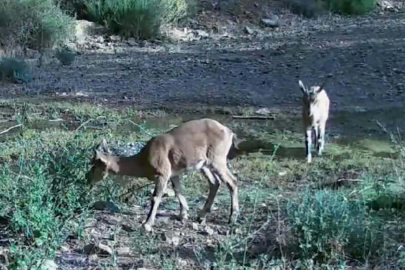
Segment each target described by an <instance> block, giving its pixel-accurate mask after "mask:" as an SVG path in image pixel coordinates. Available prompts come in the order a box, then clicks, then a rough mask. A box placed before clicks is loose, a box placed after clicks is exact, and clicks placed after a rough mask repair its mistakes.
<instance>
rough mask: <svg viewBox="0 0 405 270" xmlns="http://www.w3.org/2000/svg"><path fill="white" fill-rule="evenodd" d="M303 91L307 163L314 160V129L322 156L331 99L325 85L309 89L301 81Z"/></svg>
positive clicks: (316, 142) (317, 145)
mask: <svg viewBox="0 0 405 270" xmlns="http://www.w3.org/2000/svg"><path fill="white" fill-rule="evenodd" d="M299 85H300V88H301V90H302V93H303V94H304V95H303V98H302V101H303V107H302V120H303V122H304V128H305V149H306V157H307V162H308V163H310V162H311V160H312V155H311V143H312V142H311V141H312V129H314V130H315V145H316V149H317V152H318V155H322V151H323V148H324V146H325V125H326V121H327V120H328V117H329V98H328V95H327V94H326V91H325V89H323V87H324V86H325V83H323V84H322V85H321V86H311V87H310V88H309V89H308V88H307V87H305V85H304V84H303V83H302V81H299Z"/></svg>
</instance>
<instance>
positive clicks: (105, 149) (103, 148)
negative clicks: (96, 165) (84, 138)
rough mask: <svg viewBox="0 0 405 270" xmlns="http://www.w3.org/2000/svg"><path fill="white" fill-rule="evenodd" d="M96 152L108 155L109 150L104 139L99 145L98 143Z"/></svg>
mask: <svg viewBox="0 0 405 270" xmlns="http://www.w3.org/2000/svg"><path fill="white" fill-rule="evenodd" d="M96 151H98V152H104V153H109V152H110V149H108V146H107V141H106V140H105V139H103V140H102V141H101V143H99V145H97V147H96Z"/></svg>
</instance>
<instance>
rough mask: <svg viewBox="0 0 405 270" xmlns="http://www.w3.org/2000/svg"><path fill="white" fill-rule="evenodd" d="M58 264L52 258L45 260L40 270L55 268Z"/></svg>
mask: <svg viewBox="0 0 405 270" xmlns="http://www.w3.org/2000/svg"><path fill="white" fill-rule="evenodd" d="M57 269H58V265H57V264H56V263H55V262H54V261H53V260H46V261H44V262H43V263H42V265H41V270H57Z"/></svg>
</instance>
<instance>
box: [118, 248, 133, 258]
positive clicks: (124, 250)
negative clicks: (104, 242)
mask: <svg viewBox="0 0 405 270" xmlns="http://www.w3.org/2000/svg"><path fill="white" fill-rule="evenodd" d="M130 253H131V249H130V248H129V247H120V248H118V249H117V254H118V256H125V255H129V254H130Z"/></svg>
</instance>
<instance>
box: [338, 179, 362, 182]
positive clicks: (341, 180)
mask: <svg viewBox="0 0 405 270" xmlns="http://www.w3.org/2000/svg"><path fill="white" fill-rule="evenodd" d="M337 181H338V182H343V181H347V182H363V180H361V179H345V178H342V179H338V180H337Z"/></svg>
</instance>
